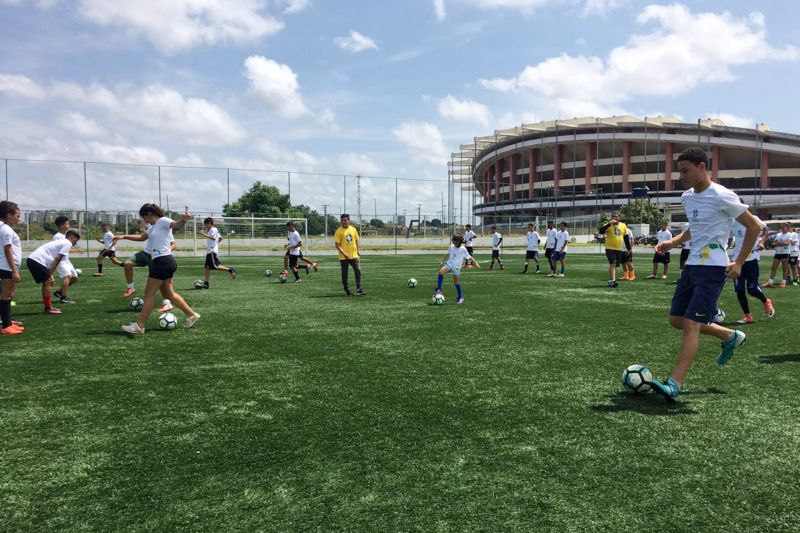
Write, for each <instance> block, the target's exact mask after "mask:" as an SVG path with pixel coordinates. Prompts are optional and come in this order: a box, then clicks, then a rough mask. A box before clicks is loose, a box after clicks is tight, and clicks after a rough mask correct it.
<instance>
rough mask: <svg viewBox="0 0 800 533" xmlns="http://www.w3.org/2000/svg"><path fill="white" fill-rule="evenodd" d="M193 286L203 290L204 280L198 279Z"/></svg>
mask: <svg viewBox="0 0 800 533" xmlns="http://www.w3.org/2000/svg"><path fill="white" fill-rule="evenodd" d="M193 285H194V288H195V289H202V288H203V280H202V279H196V280H194V283H193Z"/></svg>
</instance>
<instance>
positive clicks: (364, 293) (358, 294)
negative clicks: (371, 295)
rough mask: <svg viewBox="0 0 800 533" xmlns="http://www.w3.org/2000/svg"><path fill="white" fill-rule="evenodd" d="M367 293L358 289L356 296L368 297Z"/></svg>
mask: <svg viewBox="0 0 800 533" xmlns="http://www.w3.org/2000/svg"><path fill="white" fill-rule="evenodd" d="M366 295H367V292H366V291H365V290H364V289H358V290H357V291H356V296H366Z"/></svg>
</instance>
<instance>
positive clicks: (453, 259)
mask: <svg viewBox="0 0 800 533" xmlns="http://www.w3.org/2000/svg"><path fill="white" fill-rule="evenodd" d="M465 261H472V262H473V263H474V264H475V266H477V267H478V268H480V266H481V265H480V263H478V262H477V261H476V260H475V258H474V257H472V255H470V253H469V252H468V251H467V248H466V247H465V246H464V237H462V236H461V235H453V239H452V244H451V245H450V248H449V249H448V251H447V255H445V256H444V258H443V259H442V262H441V265H442V268H440V269H439V277H438V279H437V281H436V290H435V291H433V293H434V294H439V293H441V292H442V281H444V275H445V274H447V273H448V272H451V273H452V274H453V284H454V285H455V286H456V292H457V293H458V300H456V304H458V305H461V304H463V303H464V293H463V292H462V291H461V267H462V265H463V264H464V262H465Z"/></svg>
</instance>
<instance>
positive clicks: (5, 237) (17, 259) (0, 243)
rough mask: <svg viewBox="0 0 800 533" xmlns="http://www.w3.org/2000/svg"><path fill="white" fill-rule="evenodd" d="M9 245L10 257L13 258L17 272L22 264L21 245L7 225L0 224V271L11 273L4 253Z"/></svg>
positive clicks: (14, 232)
mask: <svg viewBox="0 0 800 533" xmlns="http://www.w3.org/2000/svg"><path fill="white" fill-rule="evenodd" d="M9 244H10V245H11V255H12V256H13V257H14V265H15V266H16V267H17V270H19V265H20V263H21V262H22V244H21V243H20V241H19V235H17V232H16V231H14V228H12V227H11V226H9V225H8V224H0V270H8V271H11V265H9V264H8V259H6V251H5V250H6V246H8V245H9Z"/></svg>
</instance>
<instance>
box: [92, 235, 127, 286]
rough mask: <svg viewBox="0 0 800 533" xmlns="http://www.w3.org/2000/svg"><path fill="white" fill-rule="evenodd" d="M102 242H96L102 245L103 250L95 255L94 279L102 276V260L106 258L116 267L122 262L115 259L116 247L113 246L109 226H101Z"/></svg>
mask: <svg viewBox="0 0 800 533" xmlns="http://www.w3.org/2000/svg"><path fill="white" fill-rule="evenodd" d="M102 228H103V240H100V239H97V242H99V243H100V244H102V245H103V249H102V250H100V253H99V254H97V272H95V273H94V277H96V278H99V277H102V276H103V259H105V258H106V257H108V258H109V260H111V262H112V263H114V264H115V265H117V266H122V261H120V260H119V259H117V252H116V249H117V246H116V244H114V234H113V233H112V232H111V226H110V225H109V224H103V226H102Z"/></svg>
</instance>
